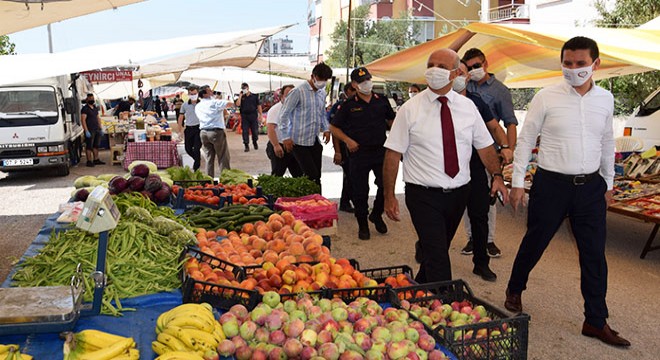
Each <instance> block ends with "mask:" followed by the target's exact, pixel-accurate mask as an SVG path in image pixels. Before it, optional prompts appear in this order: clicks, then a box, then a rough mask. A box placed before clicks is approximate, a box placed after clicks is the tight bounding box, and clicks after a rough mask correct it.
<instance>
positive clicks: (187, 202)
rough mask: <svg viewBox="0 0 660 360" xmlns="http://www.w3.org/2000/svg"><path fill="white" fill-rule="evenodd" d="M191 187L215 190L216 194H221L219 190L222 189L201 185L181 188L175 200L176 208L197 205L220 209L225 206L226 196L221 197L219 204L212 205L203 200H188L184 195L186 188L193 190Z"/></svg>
mask: <svg viewBox="0 0 660 360" xmlns="http://www.w3.org/2000/svg"><path fill="white" fill-rule="evenodd" d="M191 189H197V190H204V191H211V192H213V194H214V195H215V196H219V194H220V191H219V190H221V189H209V188H202V187H199V188H195V187H192V188H187V189H184V188H180V189H179V193H178V194H177V196H176V202H175V205H174V208H175V209H191V208H194V207H197V206H203V207H208V208H211V209H220V208H222V207H223V206H224V204H225V202H226V201H227V200H226V199H225V198H224V197H220V202H219V203H218V204H217V205H212V204H207V203H203V202H197V201H190V200H186V199H185V198H184V197H183V195H184V194H185V191H186V190H191Z"/></svg>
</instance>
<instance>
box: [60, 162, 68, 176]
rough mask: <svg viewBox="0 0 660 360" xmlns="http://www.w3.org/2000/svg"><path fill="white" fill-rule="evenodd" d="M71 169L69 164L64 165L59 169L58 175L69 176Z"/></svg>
mask: <svg viewBox="0 0 660 360" xmlns="http://www.w3.org/2000/svg"><path fill="white" fill-rule="evenodd" d="M70 168H71V165H70V164H69V163H64V164H62V165H60V166H58V167H57V175H58V176H67V175H69V169H70Z"/></svg>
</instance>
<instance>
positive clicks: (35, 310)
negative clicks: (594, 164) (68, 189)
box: [0, 186, 120, 335]
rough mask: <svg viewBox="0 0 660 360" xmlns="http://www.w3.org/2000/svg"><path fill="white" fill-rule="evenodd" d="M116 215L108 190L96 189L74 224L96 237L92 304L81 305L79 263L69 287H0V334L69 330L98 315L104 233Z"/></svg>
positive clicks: (105, 246)
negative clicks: (97, 236) (96, 251)
mask: <svg viewBox="0 0 660 360" xmlns="http://www.w3.org/2000/svg"><path fill="white" fill-rule="evenodd" d="M119 216H120V213H119V210H118V209H117V206H116V205H115V203H114V202H113V201H112V197H111V196H110V193H109V192H108V189H106V188H104V187H102V186H97V187H96V188H95V189H94V190H93V191H92V192H91V193H90V194H89V197H88V198H87V201H86V202H85V206H84V208H83V210H82V212H81V213H80V216H79V217H78V222H77V223H76V226H77V227H78V228H80V229H82V230H85V231H88V232H90V233H94V234H96V233H98V234H99V243H98V256H97V262H96V271H94V272H92V273H91V274H90V276H91V278H92V280H93V281H94V298H93V301H92V303H91V304H87V303H86V304H83V303H82V297H83V294H84V292H85V291H86V289H85V288H84V281H83V278H82V277H83V276H84V275H83V274H82V270H81V265H80V264H78V267H77V269H76V273H75V274H73V276H72V277H71V282H70V284H69V286H42V287H25V288H20V287H13V288H0V335H13V334H28V333H45V332H61V331H66V330H72V329H73V327H74V326H75V324H76V321H78V318H79V317H80V316H92V315H98V314H99V313H100V311H101V300H102V298H103V290H104V289H105V284H106V275H105V263H106V257H107V250H108V231H109V230H112V229H114V228H115V227H116V226H117V222H118V221H119Z"/></svg>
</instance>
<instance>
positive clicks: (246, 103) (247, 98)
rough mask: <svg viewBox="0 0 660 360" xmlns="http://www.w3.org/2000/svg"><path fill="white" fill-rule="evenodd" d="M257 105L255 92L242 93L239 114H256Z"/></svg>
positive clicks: (257, 100) (257, 98) (257, 97)
mask: <svg viewBox="0 0 660 360" xmlns="http://www.w3.org/2000/svg"><path fill="white" fill-rule="evenodd" d="M258 106H259V96H258V95H257V94H253V93H250V95H243V98H242V99H241V114H245V115H253V114H256V113H257V107H258Z"/></svg>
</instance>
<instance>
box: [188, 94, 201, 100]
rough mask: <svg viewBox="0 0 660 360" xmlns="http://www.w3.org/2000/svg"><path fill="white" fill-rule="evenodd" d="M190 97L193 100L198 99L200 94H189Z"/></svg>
mask: <svg viewBox="0 0 660 360" xmlns="http://www.w3.org/2000/svg"><path fill="white" fill-rule="evenodd" d="M188 97H189V98H190V100H192V101H196V100H197V98H198V97H199V95H197V94H190V95H188Z"/></svg>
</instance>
